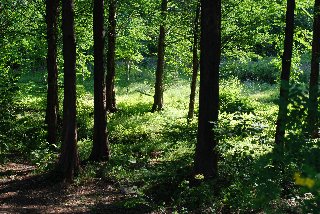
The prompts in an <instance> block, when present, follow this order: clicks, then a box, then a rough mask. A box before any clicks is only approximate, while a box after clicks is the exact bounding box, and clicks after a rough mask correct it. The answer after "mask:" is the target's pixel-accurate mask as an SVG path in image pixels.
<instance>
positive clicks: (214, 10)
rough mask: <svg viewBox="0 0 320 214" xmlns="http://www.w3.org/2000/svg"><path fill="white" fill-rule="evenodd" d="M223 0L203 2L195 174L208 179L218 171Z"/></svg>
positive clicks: (205, 0) (203, 0) (202, 0)
mask: <svg viewBox="0 0 320 214" xmlns="http://www.w3.org/2000/svg"><path fill="white" fill-rule="evenodd" d="M220 58H221V0H216V1H212V0H201V39H200V94H199V125H198V138H197V145H196V151H195V160H194V172H195V174H202V175H204V177H205V178H206V179H210V178H215V177H216V176H217V170H218V166H217V165H218V164H217V162H218V154H217V151H216V146H217V144H218V140H217V138H216V133H215V131H214V130H213V128H214V127H215V125H216V124H217V122H218V114H219V66H220Z"/></svg>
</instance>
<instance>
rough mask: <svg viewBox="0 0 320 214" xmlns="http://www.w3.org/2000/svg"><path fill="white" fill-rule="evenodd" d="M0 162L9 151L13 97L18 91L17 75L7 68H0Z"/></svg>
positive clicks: (12, 119) (13, 112)
mask: <svg viewBox="0 0 320 214" xmlns="http://www.w3.org/2000/svg"><path fill="white" fill-rule="evenodd" d="M0 70H1V72H0V115H1V118H0V160H2V159H3V157H1V156H2V155H4V153H7V152H8V150H10V148H9V147H10V145H9V144H8V142H10V140H9V139H10V136H11V134H10V133H11V132H10V131H11V127H13V125H14V123H13V121H14V117H15V108H14V104H13V102H14V96H15V93H16V92H17V91H18V89H19V88H18V86H17V82H18V75H17V74H16V73H13V72H12V71H11V70H10V69H9V68H5V67H0Z"/></svg>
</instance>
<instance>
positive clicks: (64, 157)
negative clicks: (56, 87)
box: [57, 0, 79, 182]
mask: <svg viewBox="0 0 320 214" xmlns="http://www.w3.org/2000/svg"><path fill="white" fill-rule="evenodd" d="M62 32H63V59H64V100H63V134H64V135H63V144H62V151H61V155H60V158H59V162H58V166H57V171H58V172H59V173H60V174H61V179H62V180H63V181H66V182H71V181H72V180H73V178H74V175H75V173H77V172H78V171H79V156H78V150H77V125H76V41H75V31H74V1H73V0H63V1H62Z"/></svg>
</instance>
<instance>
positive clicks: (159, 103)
mask: <svg viewBox="0 0 320 214" xmlns="http://www.w3.org/2000/svg"><path fill="white" fill-rule="evenodd" d="M167 10H168V1H167V0H162V3H161V19H162V20H161V25H160V33H159V40H158V61H157V70H156V83H155V86H154V89H155V93H154V102H153V106H152V109H151V112H155V111H161V110H162V109H163V72H164V52H165V37H166V32H165V22H166V17H167Z"/></svg>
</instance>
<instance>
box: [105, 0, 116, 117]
mask: <svg viewBox="0 0 320 214" xmlns="http://www.w3.org/2000/svg"><path fill="white" fill-rule="evenodd" d="M116 10H117V1H116V0H109V18H108V51H107V78H106V108H107V111H110V112H115V111H116V110H117V107H116V97H115V90H114V78H115V74H116V68H115V51H116Z"/></svg>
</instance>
